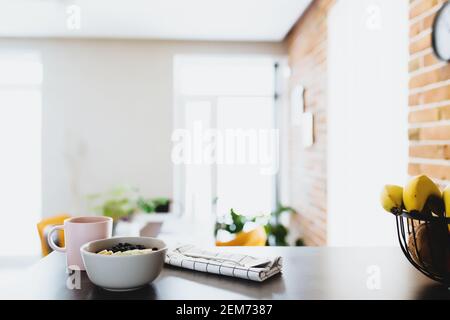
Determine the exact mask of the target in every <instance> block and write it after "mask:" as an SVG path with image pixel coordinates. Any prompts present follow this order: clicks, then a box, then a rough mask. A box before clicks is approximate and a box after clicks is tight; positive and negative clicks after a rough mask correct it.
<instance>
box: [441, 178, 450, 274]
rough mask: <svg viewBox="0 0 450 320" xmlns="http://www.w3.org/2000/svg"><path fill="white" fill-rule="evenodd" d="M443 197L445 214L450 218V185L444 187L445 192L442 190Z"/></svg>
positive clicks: (449, 229) (449, 227) (449, 226)
mask: <svg viewBox="0 0 450 320" xmlns="http://www.w3.org/2000/svg"><path fill="white" fill-rule="evenodd" d="M442 198H444V204H445V216H446V217H447V218H450V186H447V187H446V188H445V189H444V192H442ZM447 226H448V231H449V232H450V224H448V225H447ZM449 267H450V265H449Z"/></svg>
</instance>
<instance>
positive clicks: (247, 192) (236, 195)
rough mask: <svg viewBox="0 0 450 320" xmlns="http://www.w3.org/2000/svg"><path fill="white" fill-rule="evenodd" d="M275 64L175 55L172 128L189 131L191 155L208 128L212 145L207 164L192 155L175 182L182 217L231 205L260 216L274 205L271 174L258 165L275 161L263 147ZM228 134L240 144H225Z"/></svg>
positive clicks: (199, 216)
mask: <svg viewBox="0 0 450 320" xmlns="http://www.w3.org/2000/svg"><path fill="white" fill-rule="evenodd" d="M274 63H275V61H274V59H272V58H269V57H262V56H248V57H216V56H179V57H176V59H175V100H176V106H175V120H176V124H175V127H178V128H185V129H187V130H188V131H189V132H191V133H192V138H193V142H192V144H191V145H192V149H193V153H195V151H196V150H195V148H196V147H198V146H200V145H202V144H203V145H205V140H207V139H208V137H207V136H208V134H211V132H213V135H214V137H215V140H214V142H215V143H216V149H215V156H216V158H215V160H214V161H212V163H205V162H198V161H195V160H196V159H195V157H193V159H192V160H193V163H189V164H186V165H184V170H183V171H182V173H180V174H179V176H180V177H179V180H178V181H177V182H178V183H179V184H180V185H182V187H181V193H180V195H179V197H178V199H179V200H180V202H181V203H182V207H183V209H184V214H185V215H187V216H191V217H193V218H194V219H195V220H196V221H202V220H204V219H205V218H207V217H208V216H209V217H210V218H211V213H216V214H217V215H219V216H221V215H227V214H228V213H229V212H230V209H231V208H233V209H235V211H236V212H238V213H240V214H244V215H267V214H269V213H270V212H271V211H272V209H273V205H274V201H275V198H274V196H275V195H274V190H275V185H274V183H275V175H274V174H270V173H267V172H265V169H266V167H267V166H268V162H270V163H271V164H273V163H274V162H275V161H276V160H275V158H276V156H277V151H278V150H276V148H277V145H273V144H272V145H271V147H272V148H271V149H270V150H266V149H267V148H265V147H266V146H265V144H267V143H268V140H270V139H269V135H270V134H271V133H273V131H275V130H274V82H275V81H274V79H275V75H274V73H275V72H274V70H275V68H274ZM196 130H197V131H196ZM196 132H197V133H199V132H200V134H195V133H196ZM202 133H203V134H202ZM205 134H206V136H205ZM227 134H229V135H228V136H227ZM233 135H235V136H234V137H235V138H236V135H237V136H238V138H236V139H237V140H236V141H235V142H236V143H237V144H238V143H243V145H240V146H239V145H237V144H236V145H232V146H231V147H230V144H227V143H228V142H230V141H231V140H232V139H233V137H232V136H233ZM239 135H241V137H240V138H242V139H241V140H239V139H240V138H239ZM218 136H220V138H218ZM249 139H253V140H249ZM219 140H220V141H222V143H223V144H222V145H218V144H217V143H218V141H219ZM231 142H233V141H231ZM269 142H271V141H269ZM262 145H263V147H264V148H263V150H262V149H261V148H262V147H261V146H262ZM240 147H242V148H241V149H239V148H240ZM219 149H220V150H221V151H218V150H219ZM204 151H205V150H203V154H204ZM252 152H253V153H252ZM261 152H265V154H264V156H263V155H262V153H261ZM218 153H221V156H219V155H218ZM235 153H236V154H235ZM250 153H252V154H250ZM230 155H232V156H235V158H233V159H231V158H229V156H230ZM241 156H242V157H243V158H244V159H241V158H242V157H241ZM227 157H228V158H227ZM239 157H241V158H239ZM261 157H262V158H264V159H261ZM230 159H231V160H230ZM267 159H268V160H269V161H267ZM197 160H198V159H197ZM241 160H242V161H241ZM176 175H177V174H176ZM178 183H176V184H178ZM175 197H176V196H175ZM208 232H211V231H210V230H208Z"/></svg>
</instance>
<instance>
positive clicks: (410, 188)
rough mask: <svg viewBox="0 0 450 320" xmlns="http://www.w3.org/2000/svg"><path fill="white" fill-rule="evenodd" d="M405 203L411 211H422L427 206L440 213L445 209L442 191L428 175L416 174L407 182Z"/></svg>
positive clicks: (404, 195)
mask: <svg viewBox="0 0 450 320" xmlns="http://www.w3.org/2000/svg"><path fill="white" fill-rule="evenodd" d="M403 203H404V205H405V208H406V210H408V211H409V212H411V211H419V212H422V211H423V210H424V208H425V209H430V210H431V211H433V212H434V213H436V214H438V215H440V214H442V213H443V211H444V204H443V201H442V195H441V191H440V190H439V188H438V187H437V185H435V184H434V182H433V181H432V180H431V179H430V178H428V177H427V176H426V175H420V176H416V177H414V178H412V179H411V180H410V181H409V182H408V183H407V184H406V186H405V188H404V189H403Z"/></svg>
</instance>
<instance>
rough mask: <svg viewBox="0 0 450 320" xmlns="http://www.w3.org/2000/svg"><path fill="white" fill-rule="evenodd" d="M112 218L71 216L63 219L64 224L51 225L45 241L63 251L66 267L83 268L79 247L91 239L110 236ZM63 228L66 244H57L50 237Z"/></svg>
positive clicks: (53, 247)
mask: <svg viewBox="0 0 450 320" xmlns="http://www.w3.org/2000/svg"><path fill="white" fill-rule="evenodd" d="M112 225H113V219H112V218H110V217H73V218H69V219H66V220H64V225H57V226H53V227H52V228H51V229H50V232H49V233H48V235H47V241H48V244H49V245H50V247H51V248H52V249H53V250H56V251H60V252H65V253H66V262H67V267H68V268H72V269H73V268H74V266H75V267H78V269H80V270H85V268H84V264H83V260H82V259H81V253H80V247H81V246H82V245H83V244H85V243H87V242H89V241H93V240H100V239H106V238H111V235H112ZM57 230H64V239H65V243H66V246H65V247H64V248H61V247H59V246H57V245H56V244H55V243H54V242H53V239H52V234H53V232H55V231H57Z"/></svg>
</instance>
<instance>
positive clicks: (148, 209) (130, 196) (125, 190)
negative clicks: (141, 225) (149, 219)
mask: <svg viewBox="0 0 450 320" xmlns="http://www.w3.org/2000/svg"><path fill="white" fill-rule="evenodd" d="M87 199H88V203H89V207H90V208H91V209H92V210H93V211H94V212H96V213H98V214H101V215H104V216H107V217H111V218H113V219H114V220H118V219H126V218H128V217H130V216H131V215H132V214H133V213H135V212H137V211H142V212H145V213H153V212H156V211H157V210H158V208H161V207H163V208H164V209H165V207H168V204H169V203H170V199H168V198H155V199H146V198H143V197H142V196H140V195H139V190H138V189H137V188H133V187H130V186H127V185H123V186H117V187H115V188H112V189H111V190H109V191H107V192H104V193H97V194H91V195H88V196H87ZM159 212H162V211H159Z"/></svg>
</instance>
